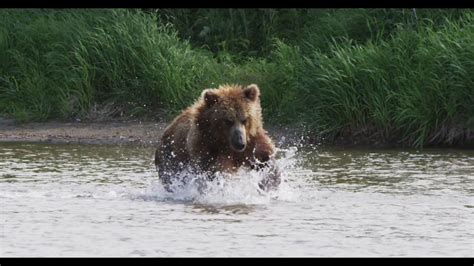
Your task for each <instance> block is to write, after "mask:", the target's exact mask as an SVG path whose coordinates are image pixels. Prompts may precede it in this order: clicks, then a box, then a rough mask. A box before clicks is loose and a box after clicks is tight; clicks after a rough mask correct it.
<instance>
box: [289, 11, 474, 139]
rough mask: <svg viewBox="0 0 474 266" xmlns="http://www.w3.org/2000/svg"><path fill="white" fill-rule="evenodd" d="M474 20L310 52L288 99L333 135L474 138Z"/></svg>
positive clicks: (470, 16) (316, 125)
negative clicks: (293, 95) (292, 97)
mask: <svg viewBox="0 0 474 266" xmlns="http://www.w3.org/2000/svg"><path fill="white" fill-rule="evenodd" d="M473 18H474V16H473V14H472V13H469V14H466V16H465V17H464V19H463V20H461V21H455V22H453V21H446V24H445V25H444V26H443V27H442V28H440V29H434V28H433V27H432V26H426V27H420V28H418V29H417V30H411V29H407V28H406V27H399V28H398V29H397V30H396V32H395V33H394V34H393V35H392V37H391V38H389V39H388V40H383V41H378V42H377V43H376V44H375V43H373V42H369V43H367V44H365V45H354V44H351V42H350V41H347V42H346V43H341V44H338V43H336V44H334V45H333V46H332V51H331V52H330V53H328V54H325V53H321V52H319V51H314V52H313V54H311V55H309V56H308V57H306V58H304V60H300V63H299V64H298V65H297V70H296V71H294V73H296V78H293V80H294V82H293V85H292V87H296V88H298V91H299V93H300V94H301V95H302V96H304V97H297V98H296V101H295V102H293V104H294V103H297V106H302V107H303V108H301V109H300V110H299V112H298V116H299V119H300V120H304V121H306V122H307V123H309V124H310V125H311V126H312V127H313V128H316V129H318V132H320V133H326V134H327V135H328V136H331V137H337V136H339V135H340V134H342V135H350V136H356V135H359V134H360V135H363V136H366V137H371V138H373V139H377V140H380V139H382V140H385V141H398V142H400V143H405V144H408V145H413V146H418V147H420V146H423V145H426V144H455V143H456V142H457V143H463V142H465V141H468V140H469V141H472V137H473V136H472V133H473V128H474V123H473V122H474V120H473V119H474V86H473V85H474V83H473V81H474V42H473V40H474V23H473V22H474V21H473ZM285 49H290V48H289V47H285ZM281 53H287V51H283V52H281Z"/></svg>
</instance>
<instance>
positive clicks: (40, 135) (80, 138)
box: [0, 118, 474, 149]
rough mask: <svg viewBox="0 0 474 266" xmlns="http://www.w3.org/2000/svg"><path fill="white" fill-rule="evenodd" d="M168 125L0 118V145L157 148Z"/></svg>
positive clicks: (353, 143)
mask: <svg viewBox="0 0 474 266" xmlns="http://www.w3.org/2000/svg"><path fill="white" fill-rule="evenodd" d="M168 122H169V121H165V120H157V121H151V120H109V121H85V122H84V121H75V122H73V121H49V122H30V123H19V122H17V121H15V120H13V119H5V118H0V142H43V143H58V144H100V145H133V146H141V147H146V146H156V145H158V143H159V139H160V137H161V135H162V134H163V131H164V129H165V128H166V126H167V124H168ZM265 129H266V130H267V131H268V133H269V135H270V136H271V137H272V139H273V140H274V142H275V144H276V145H277V146H278V147H286V146H295V145H316V146H330V147H333V148H353V147H357V148H371V149H372V148H374V149H378V148H401V147H403V145H401V144H399V143H398V144H397V143H396V142H395V141H385V142H384V141H380V140H377V138H371V137H370V136H362V135H350V134H346V135H341V136H340V137H339V138H337V139H335V140H327V139H321V138H317V137H316V136H317V134H316V133H315V132H312V131H308V130H305V129H302V128H294V127H282V126H279V125H274V124H266V125H265ZM430 147H437V148H461V149H462V148H464V149H474V141H472V136H471V140H470V141H467V142H466V143H464V144H463V145H451V146H446V145H445V146H439V145H438V146H430ZM406 148H407V147H406Z"/></svg>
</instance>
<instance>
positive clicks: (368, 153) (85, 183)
mask: <svg viewBox="0 0 474 266" xmlns="http://www.w3.org/2000/svg"><path fill="white" fill-rule="evenodd" d="M153 153H154V150H153V148H152V147H150V148H137V147H124V146H107V145H104V146H100V145H48V144H29V143H0V204H1V209H0V226H1V235H0V256H4V257H10V256H41V257H44V256H89V257H90V256H150V257H151V256H153V257H156V256H325V257H327V256H469V257H472V256H473V255H474V222H473V221H474V199H473V194H474V186H473V185H474V177H473V176H474V151H469V150H432V149H426V150H423V151H416V150H335V149H320V148H315V149H299V148H296V147H293V148H289V149H285V150H280V151H279V159H278V163H279V165H280V167H282V168H283V169H284V182H283V184H282V186H281V187H280V189H279V190H278V191H276V192H274V193H270V194H261V193H259V192H258V191H257V189H256V188H257V183H258V181H259V178H261V176H260V175H259V174H257V173H254V172H250V173H249V172H244V171H243V172H241V173H239V174H238V175H237V176H235V177H233V178H232V179H227V180H221V181H220V182H216V183H213V184H210V186H209V192H208V193H207V194H206V195H200V194H198V193H197V191H196V190H195V189H194V188H193V187H190V186H188V187H183V188H182V189H181V190H179V191H178V192H177V193H175V194H168V193H165V191H164V190H163V188H162V187H161V185H160V184H159V183H158V182H157V174H156V171H155V168H154V165H153Z"/></svg>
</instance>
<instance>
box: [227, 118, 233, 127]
mask: <svg viewBox="0 0 474 266" xmlns="http://www.w3.org/2000/svg"><path fill="white" fill-rule="evenodd" d="M225 123H226V124H227V125H229V126H232V125H233V124H234V121H232V120H231V119H230V118H227V119H226V120H225Z"/></svg>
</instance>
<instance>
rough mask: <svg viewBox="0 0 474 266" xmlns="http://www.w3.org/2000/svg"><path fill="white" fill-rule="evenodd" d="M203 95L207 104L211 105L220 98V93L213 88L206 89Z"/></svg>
mask: <svg viewBox="0 0 474 266" xmlns="http://www.w3.org/2000/svg"><path fill="white" fill-rule="evenodd" d="M202 95H203V98H204V101H205V102H206V104H207V106H211V105H213V104H215V103H216V102H217V101H218V100H219V95H217V94H216V93H215V92H214V90H213V89H206V90H204V91H203V92H202Z"/></svg>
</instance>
